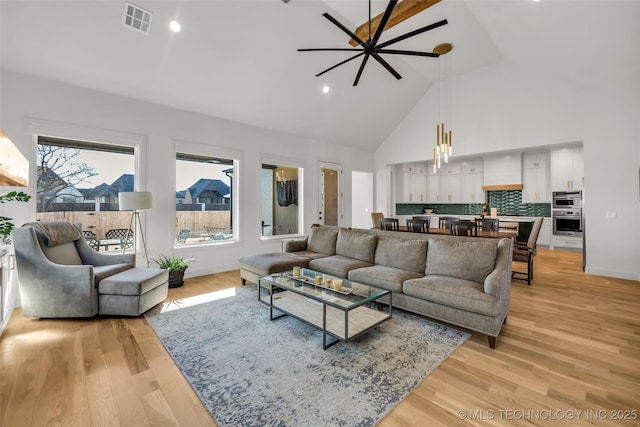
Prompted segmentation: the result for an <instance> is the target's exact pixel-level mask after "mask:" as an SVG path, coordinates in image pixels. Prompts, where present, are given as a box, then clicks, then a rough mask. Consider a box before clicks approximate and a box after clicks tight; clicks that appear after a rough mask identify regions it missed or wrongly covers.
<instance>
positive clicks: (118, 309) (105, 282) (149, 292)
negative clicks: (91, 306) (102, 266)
mask: <svg viewBox="0 0 640 427" xmlns="http://www.w3.org/2000/svg"><path fill="white" fill-rule="evenodd" d="M168 292H169V272H168V271H167V270H164V269H160V268H131V269H129V270H125V271H123V272H121V273H118V274H114V275H113V276H109V277H105V278H104V279H102V280H101V281H100V283H98V314H106V315H116V316H139V315H141V314H142V313H144V312H145V311H147V310H149V309H150V308H151V307H153V306H155V305H156V304H158V303H160V302H162V301H163V300H164V299H165V298H166V297H167V294H168Z"/></svg>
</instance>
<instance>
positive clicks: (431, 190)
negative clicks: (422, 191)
mask: <svg viewBox="0 0 640 427" xmlns="http://www.w3.org/2000/svg"><path fill="white" fill-rule="evenodd" d="M427 185H428V192H427V201H428V202H430V203H440V175H439V174H438V172H435V173H434V172H433V168H429V170H428V175H427Z"/></svg>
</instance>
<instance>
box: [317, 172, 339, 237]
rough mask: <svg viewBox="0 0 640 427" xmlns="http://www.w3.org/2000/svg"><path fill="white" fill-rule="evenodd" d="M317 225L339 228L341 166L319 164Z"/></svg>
mask: <svg viewBox="0 0 640 427" xmlns="http://www.w3.org/2000/svg"><path fill="white" fill-rule="evenodd" d="M318 169H319V171H320V177H319V180H318V182H319V185H320V189H319V191H318V194H319V197H320V200H319V201H318V207H319V208H318V223H320V224H324V225H334V226H339V225H340V223H341V221H342V191H341V188H342V182H341V181H342V165H339V164H337V163H326V162H320V164H319V168H318Z"/></svg>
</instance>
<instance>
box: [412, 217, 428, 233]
mask: <svg viewBox="0 0 640 427" xmlns="http://www.w3.org/2000/svg"><path fill="white" fill-rule="evenodd" d="M407 231H408V232H409V233H428V232H429V220H424V219H415V218H412V219H408V220H407Z"/></svg>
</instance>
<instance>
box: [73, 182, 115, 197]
mask: <svg viewBox="0 0 640 427" xmlns="http://www.w3.org/2000/svg"><path fill="white" fill-rule="evenodd" d="M108 189H109V184H107V183H106V182H103V183H102V184H100V185H98V186H97V187H93V188H82V189H79V190H80V192H81V193H82V194H84V197H86V198H88V199H92V198H93V199H95V198H96V197H102V196H103V195H104V192H105V191H107V190H108Z"/></svg>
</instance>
